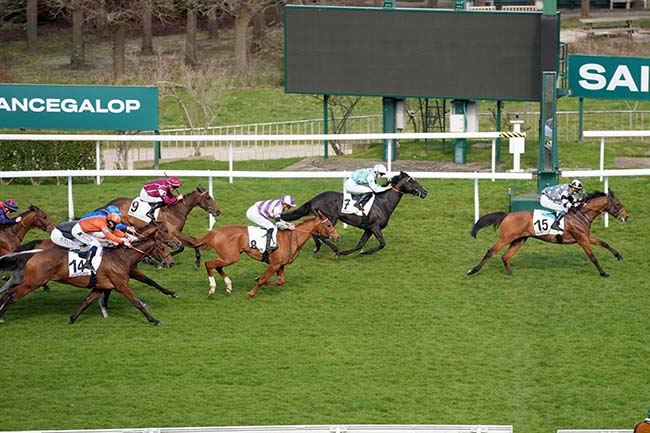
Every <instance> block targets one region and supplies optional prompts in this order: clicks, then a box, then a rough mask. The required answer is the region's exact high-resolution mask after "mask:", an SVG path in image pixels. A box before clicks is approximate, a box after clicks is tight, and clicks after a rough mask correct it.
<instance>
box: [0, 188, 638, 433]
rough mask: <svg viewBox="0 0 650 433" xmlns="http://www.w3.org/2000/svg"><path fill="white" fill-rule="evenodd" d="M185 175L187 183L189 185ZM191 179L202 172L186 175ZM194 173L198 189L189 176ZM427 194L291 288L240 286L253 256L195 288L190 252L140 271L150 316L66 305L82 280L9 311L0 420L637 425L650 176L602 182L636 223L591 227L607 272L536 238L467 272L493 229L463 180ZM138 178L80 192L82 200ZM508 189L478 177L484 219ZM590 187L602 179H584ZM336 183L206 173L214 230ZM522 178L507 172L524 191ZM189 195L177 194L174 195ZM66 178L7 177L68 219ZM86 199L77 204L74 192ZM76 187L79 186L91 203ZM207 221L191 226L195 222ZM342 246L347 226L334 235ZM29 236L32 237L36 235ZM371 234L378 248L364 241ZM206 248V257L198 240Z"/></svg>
mask: <svg viewBox="0 0 650 433" xmlns="http://www.w3.org/2000/svg"><path fill="white" fill-rule="evenodd" d="M191 182H192V181H191V180H190V181H188V180H186V181H185V184H186V187H192V186H193V185H192V183H191ZM196 182H197V184H198V183H199V182H198V181H196ZM203 183H204V182H203ZM421 183H422V184H423V185H424V186H425V187H426V188H427V189H428V190H429V193H430V194H429V197H428V198H427V199H425V200H420V199H418V198H415V197H410V196H409V197H404V199H403V200H402V202H401V203H400V205H399V207H398V208H397V211H396V212H395V214H394V215H393V217H392V219H391V221H390V225H389V226H388V227H387V229H386V230H385V232H384V233H385V236H386V240H387V247H386V249H384V250H382V251H380V252H379V253H377V254H375V255H373V256H370V257H365V256H358V255H354V256H349V257H345V258H342V259H341V260H336V259H335V258H334V257H333V256H332V255H331V254H330V253H329V252H327V251H325V250H324V251H323V252H321V253H320V254H319V255H317V256H315V257H314V256H312V254H311V252H310V249H311V243H309V244H308V245H307V246H306V247H305V249H304V250H303V251H302V252H301V253H300V254H299V256H298V258H297V260H296V262H295V263H294V264H293V265H291V266H289V267H288V269H287V283H286V284H285V285H284V286H283V287H280V288H277V287H275V288H264V289H262V290H261V291H260V292H259V293H258V296H257V297H256V298H255V300H253V301H249V300H248V299H247V296H246V292H247V291H248V290H249V289H250V288H251V287H252V285H253V277H255V276H257V275H260V274H261V272H262V270H263V266H262V265H261V264H260V263H258V262H253V261H252V260H250V259H249V258H248V257H245V256H244V257H242V261H241V262H240V263H238V264H236V265H234V266H231V267H230V268H227V272H228V273H229V275H230V276H231V278H232V279H233V282H234V293H233V294H232V295H230V296H228V295H226V294H225V293H224V292H223V284H222V282H221V281H219V280H218V289H219V291H218V292H217V295H216V297H215V298H214V299H208V298H207V297H206V294H207V290H208V284H207V278H206V276H205V271H204V269H203V268H201V269H198V270H197V269H195V268H194V267H193V265H192V262H193V254H191V253H190V252H187V253H184V254H183V255H181V256H179V258H178V265H177V266H176V267H175V268H173V269H171V270H170V269H164V270H155V269H149V268H146V267H144V268H143V269H144V270H145V272H146V273H147V274H148V275H150V276H152V277H154V278H155V279H156V280H157V281H159V282H161V283H162V284H163V285H165V286H166V287H169V288H172V289H174V290H177V291H179V292H180V293H181V298H180V299H177V300H173V299H170V298H167V297H164V296H163V295H162V294H160V293H158V292H157V291H153V290H152V289H149V288H145V287H144V286H142V285H141V284H138V283H135V282H134V283H133V285H132V286H133V287H134V288H135V290H136V292H137V293H138V294H139V296H140V297H141V299H142V300H143V301H144V302H145V303H147V304H148V305H149V307H150V311H151V312H152V314H153V315H154V317H156V318H158V319H161V320H163V321H164V322H165V323H166V324H167V326H165V327H163V328H154V327H153V326H150V325H148V324H147V322H146V321H145V319H144V317H143V316H142V315H141V314H140V313H139V312H138V311H137V310H136V309H135V308H133V307H132V306H131V305H130V304H128V303H127V302H126V301H125V300H124V299H123V298H121V297H120V296H119V295H117V294H116V295H114V296H113V297H112V298H111V307H110V310H111V317H110V318H109V319H102V318H101V315H100V314H99V311H98V309H97V308H96V307H95V306H93V307H91V308H89V309H88V310H87V311H86V312H85V313H84V314H83V315H82V316H81V317H80V318H79V320H78V322H77V323H76V324H75V325H74V326H70V325H68V324H67V318H68V316H69V315H70V314H71V313H72V312H73V311H74V310H75V309H76V308H77V307H78V306H79V305H80V304H81V302H82V300H83V298H84V297H85V294H86V291H85V290H83V289H78V288H71V287H68V286H62V285H58V284H53V285H52V289H53V290H52V293H51V294H49V295H48V294H46V293H44V292H42V291H36V292H34V293H32V294H30V295H29V296H27V297H26V298H25V299H23V300H22V301H20V302H19V303H17V304H16V305H14V306H13V307H12V308H11V309H10V310H9V311H8V313H7V314H6V316H5V318H6V320H7V322H6V323H5V324H3V325H1V326H0V341H1V342H2V347H3V348H4V351H3V364H4V366H5V369H4V370H5V374H4V376H5V378H6V380H5V385H4V386H3V387H2V391H1V392H0V405H1V407H3V408H4V409H5V410H4V411H3V412H4V414H3V416H2V421H1V422H0V429H2V430H32V429H65V428H67V429H76V428H82V429H88V428H120V427H124V428H127V427H132V428H134V427H152V426H156V427H166V426H207V425H276V424H344V423H359V424H361V423H378V424H384V423H391V424H392V423H400V424H420V423H433V424H475V423H476V424H479V423H480V424H513V425H514V428H515V431H516V432H525V433H553V432H555V430H556V429H558V428H631V427H632V426H633V425H634V422H636V421H638V419H639V417H640V415H641V414H642V412H641V411H642V409H643V408H645V407H646V405H647V402H648V398H649V395H648V389H650V386H649V385H650V383H649V381H650V376H648V369H647V366H646V363H645V362H644V361H643V360H644V359H646V358H647V357H648V354H649V351H650V350H649V349H648V347H647V336H648V335H649V334H650V323H649V322H648V320H646V317H645V315H646V314H645V311H646V308H645V307H646V302H645V301H646V298H647V293H648V283H647V275H648V265H647V257H648V254H647V250H645V247H646V244H645V239H646V237H647V235H646V227H648V226H650V221H648V215H647V205H646V204H645V201H646V200H647V194H646V191H647V190H648V186H649V185H648V183H649V182H648V180H647V179H627V180H626V179H614V180H611V181H610V186H611V187H612V188H613V189H614V191H615V192H616V194H617V195H618V196H619V197H620V198H621V200H622V202H623V204H624V205H625V207H626V209H627V210H628V212H629V214H630V216H631V218H630V221H629V222H628V223H626V224H621V223H619V222H618V221H614V220H612V219H610V227H609V228H607V229H605V228H603V227H602V223H601V222H600V221H596V222H595V223H594V232H595V233H596V234H597V235H598V236H600V237H602V238H604V239H605V240H607V241H608V242H610V243H611V244H612V246H614V247H615V248H616V249H618V250H619V251H620V252H621V254H622V255H623V256H624V258H625V262H623V263H618V262H617V261H616V260H615V259H614V257H612V256H611V255H609V253H608V252H607V251H605V250H603V249H597V250H595V253H596V255H597V257H598V258H599V260H600V261H601V264H602V265H603V267H604V269H605V270H606V271H608V272H609V273H610V274H611V275H612V276H611V277H610V278H608V279H603V278H601V277H600V276H599V275H598V273H597V271H596V270H595V268H594V267H593V265H592V264H591V263H590V262H589V261H588V259H587V257H586V256H585V255H584V253H583V252H582V250H581V249H580V248H579V247H577V246H563V247H559V246H556V245H550V244H545V243H541V242H538V241H534V240H531V241H529V242H527V244H526V245H525V246H524V248H522V250H521V251H520V252H519V253H518V254H517V255H516V256H515V257H514V259H513V261H512V266H513V272H514V275H513V276H512V277H507V276H506V275H505V272H504V270H503V267H502V265H501V261H500V259H499V257H495V258H493V259H492V260H491V261H490V262H488V263H487V264H486V266H485V267H484V269H483V270H482V271H481V272H480V273H479V274H477V275H475V276H472V277H468V276H466V275H465V272H466V271H467V269H469V268H470V267H471V266H473V265H475V264H476V263H477V262H478V260H479V259H480V258H481V256H482V255H483V253H484V251H485V250H486V249H487V248H488V247H489V246H490V245H492V243H493V242H494V241H495V239H496V234H494V233H493V232H492V231H491V229H484V230H483V231H481V232H480V233H479V235H478V239H472V238H471V237H470V236H469V229H470V228H471V225H472V222H473V189H472V186H471V185H472V183H471V181H453V180H440V181H437V180H436V181H434V180H423V181H422V182H421ZM140 185H141V182H140V181H137V180H123V179H112V180H111V179H109V180H107V181H106V182H105V183H104V184H103V185H102V186H96V185H91V184H80V185H75V188H74V193H75V198H76V200H77V201H76V206H77V213H82V212H85V211H86V210H89V209H91V208H94V207H96V206H98V205H101V204H103V203H104V202H106V201H108V199H111V198H113V197H115V196H122V195H127V196H128V195H135V194H137V192H138V191H139V187H140ZM509 186H511V185H510V184H509V183H508V182H495V183H492V182H489V181H482V182H481V183H480V194H481V206H482V208H481V213H482V214H484V213H488V212H493V211H497V210H505V209H507V196H506V195H505V191H506V190H507V188H508V187H509ZM585 186H586V188H587V189H588V190H593V189H596V188H600V187H601V185H600V184H598V183H597V182H596V181H595V180H586V181H585ZM339 187H340V181H338V180H300V181H291V180H273V181H270V180H268V181H266V180H247V179H236V180H235V182H234V184H232V185H230V184H227V183H226V181H225V180H221V179H220V180H217V181H216V184H215V196H216V200H217V202H218V203H219V205H220V207H221V209H222V211H223V214H222V216H220V217H219V218H218V219H217V227H219V226H223V225H227V224H245V223H246V220H245V217H244V213H245V210H246V208H247V206H248V205H249V204H250V203H252V202H254V201H256V200H259V199H261V198H266V197H269V198H270V197H274V196H279V195H280V194H284V193H286V192H290V193H293V194H294V195H295V196H296V200H297V202H299V203H302V202H303V201H305V200H307V199H309V198H311V197H312V196H314V195H315V194H317V193H318V192H321V191H324V190H328V189H335V190H337V189H339ZM526 187H530V189H532V188H533V186H532V184H530V185H526V184H524V185H520V188H524V189H525V188H526ZM185 189H186V190H187V188H185ZM66 193H67V189H66V187H65V186H56V185H41V186H20V185H13V184H12V185H7V186H3V196H7V197H9V196H12V197H14V198H16V199H17V200H18V201H19V203H20V204H21V205H22V206H25V205H26V204H27V203H29V202H32V203H34V204H37V205H39V206H41V207H42V208H44V209H45V210H46V211H47V212H48V213H49V214H50V215H52V216H53V219H56V220H63V219H64V218H65V216H66V209H65V208H64V207H61V206H62V204H64V203H66ZM82 197H88V199H82ZM90 197H93V198H92V199H90ZM206 228H207V214H205V213H203V212H201V211H199V210H196V211H194V212H193V213H192V214H191V218H190V221H189V223H188V231H189V232H190V233H193V234H195V235H199V234H202V233H204V232H205V229H206ZM338 229H339V231H340V232H341V234H342V240H341V243H342V246H343V247H344V248H349V247H352V246H353V245H354V244H355V243H356V241H357V240H358V238H359V236H360V235H361V232H360V231H359V230H358V229H355V228H349V229H347V230H343V228H342V227H341V226H339V227H338ZM32 234H33V236H32V237H37V236H39V235H42V233H41V232H32ZM371 242H374V240H372V241H371ZM205 254H206V255H214V253H210V252H206V253H205Z"/></svg>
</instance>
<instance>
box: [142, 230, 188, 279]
mask: <svg viewBox="0 0 650 433" xmlns="http://www.w3.org/2000/svg"><path fill="white" fill-rule="evenodd" d="M137 234H138V236H139V237H140V238H142V239H147V238H151V239H153V250H152V251H151V256H152V257H153V258H154V259H156V260H158V261H160V262H161V263H162V264H163V266H165V267H168V268H171V267H172V266H174V260H173V259H172V255H171V254H170V252H169V250H168V247H169V248H172V249H178V248H180V247H181V246H182V244H181V241H179V240H178V238H177V237H176V236H175V235H174V234H173V233H172V232H171V231H170V230H169V229H168V228H167V226H166V225H165V224H163V223H158V222H154V223H149V224H147V225H146V226H144V227H142V228H140V229H138V230H137Z"/></svg>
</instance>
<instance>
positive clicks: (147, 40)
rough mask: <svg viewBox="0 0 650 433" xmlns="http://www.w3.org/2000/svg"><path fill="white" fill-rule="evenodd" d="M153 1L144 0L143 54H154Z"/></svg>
mask: <svg viewBox="0 0 650 433" xmlns="http://www.w3.org/2000/svg"><path fill="white" fill-rule="evenodd" d="M152 20H153V1H152V0H144V2H143V3H142V51H141V52H140V53H141V54H142V55H143V56H151V55H153V30H152Z"/></svg>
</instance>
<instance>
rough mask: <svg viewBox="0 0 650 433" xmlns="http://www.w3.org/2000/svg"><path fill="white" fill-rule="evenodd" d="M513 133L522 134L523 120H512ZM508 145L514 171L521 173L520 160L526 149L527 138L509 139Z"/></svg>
mask: <svg viewBox="0 0 650 433" xmlns="http://www.w3.org/2000/svg"><path fill="white" fill-rule="evenodd" d="M510 123H511V124H512V129H513V131H512V132H516V133H520V132H521V124H522V123H524V121H523V120H519V119H516V120H511V121H510ZM508 144H509V147H510V153H512V155H513V156H512V171H513V172H515V173H519V172H521V171H522V170H521V165H520V159H521V154H522V153H524V152H525V147H526V138H525V137H510V138H509V139H508Z"/></svg>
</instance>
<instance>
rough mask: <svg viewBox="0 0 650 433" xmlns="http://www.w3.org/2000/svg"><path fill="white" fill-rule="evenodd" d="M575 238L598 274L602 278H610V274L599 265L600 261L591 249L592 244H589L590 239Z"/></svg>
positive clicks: (583, 237)
mask: <svg viewBox="0 0 650 433" xmlns="http://www.w3.org/2000/svg"><path fill="white" fill-rule="evenodd" d="M574 238H575V239H576V241H577V242H578V244H579V245H580V246H581V247H582V249H583V250H585V254H587V257H589V260H591V263H593V264H594V266H595V267H596V269H598V273H599V274H600V276H601V277H609V274H608V273H607V272H605V271H604V270H603V268H602V267H601V266H600V263H598V259H597V258H596V256H595V255H594V251H593V250H592V249H591V244H590V243H589V238H588V237H587V236H584V235H583V236H576V235H574Z"/></svg>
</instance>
